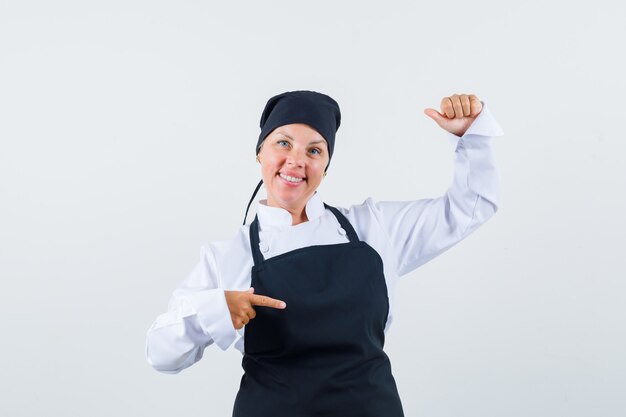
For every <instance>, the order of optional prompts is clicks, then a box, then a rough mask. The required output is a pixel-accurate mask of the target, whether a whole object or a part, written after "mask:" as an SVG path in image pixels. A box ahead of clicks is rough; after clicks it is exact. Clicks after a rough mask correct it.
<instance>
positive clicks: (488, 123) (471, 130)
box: [447, 101, 504, 148]
mask: <svg viewBox="0 0 626 417" xmlns="http://www.w3.org/2000/svg"><path fill="white" fill-rule="evenodd" d="M481 103H482V105H483V108H482V110H481V111H480V114H479V115H478V116H477V117H476V119H474V121H473V122H472V124H471V125H470V127H468V128H467V130H466V131H465V133H464V134H463V136H457V135H455V134H454V133H450V132H447V133H448V140H449V141H450V143H451V144H452V145H454V147H455V148H456V146H458V143H459V140H460V139H463V138H465V137H467V136H470V135H472V136H483V137H495V136H502V135H504V131H503V130H502V127H500V125H499V124H498V122H497V121H496V119H495V117H493V114H491V111H490V110H489V107H488V106H487V105H486V104H485V102H484V101H481ZM474 139H476V138H474ZM464 142H465V143H466V147H472V143H469V142H470V141H464ZM472 142H478V141H475V140H472ZM468 144H469V145H468ZM476 144H477V145H479V144H478V143H476ZM479 146H480V145H479Z"/></svg>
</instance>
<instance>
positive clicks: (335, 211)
mask: <svg viewBox="0 0 626 417" xmlns="http://www.w3.org/2000/svg"><path fill="white" fill-rule="evenodd" d="M324 207H326V208H327V209H329V210H330V211H331V212H332V213H333V214H334V215H335V217H336V218H337V220H338V221H339V224H341V227H343V229H344V230H345V231H346V232H347V233H348V239H350V242H351V243H357V242H359V236H358V235H357V234H356V232H355V231H354V227H352V224H350V222H349V221H348V219H347V218H346V216H344V215H343V214H341V212H340V211H339V210H338V209H337V208H335V207H333V206H329V205H328V204H326V203H324Z"/></svg>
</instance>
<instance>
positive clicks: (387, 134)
mask: <svg viewBox="0 0 626 417" xmlns="http://www.w3.org/2000/svg"><path fill="white" fill-rule="evenodd" d="M625 21H626V6H624V3H623V2H618V1H602V0H600V1H595V2H588V3H584V5H583V4H582V3H581V4H577V3H575V2H565V1H561V2H545V1H526V2H499V1H493V0H492V1H457V0H454V1H445V2H435V1H429V2H426V1H425V2H417V1H413V2H410V1H387V2H367V1H343V2H342V1H326V0H322V1H319V0H318V1H315V2H306V3H305V2H295V1H264V2H258V1H257V2H255V1H238V2H211V1H176V2H174V1H169V2H167V1H154V0H152V1H145V0H144V1H140V0H124V1H118V0H114V1H111V0H108V1H89V2H86V1H55V2H46V1H39V2H32V1H22V0H20V1H17V0H15V1H0V277H1V279H0V317H1V320H0V336H1V342H0V369H1V372H0V384H1V387H0V415H2V416H11V417H20V416H64V417H70V416H81V417H82V416H92V417H97V416H107V417H108V416H154V417H157V416H172V415H176V416H191V415H193V416H230V415H231V412H232V405H233V401H234V398H235V395H236V393H237V389H238V387H239V381H240V378H241V375H242V372H243V370H242V368H241V354H240V353H239V352H238V351H237V350H235V349H234V347H233V346H231V348H230V349H229V350H227V351H222V350H220V349H219V348H217V347H216V346H215V345H213V346H210V347H209V348H207V350H206V351H205V355H204V358H203V359H202V360H201V361H200V362H198V363H196V364H195V365H193V366H192V367H190V368H188V369H186V370H184V371H183V372H181V373H179V374H177V375H165V374H160V373H158V372H156V371H155V370H153V369H152V368H150V367H149V365H148V364H147V362H146V360H145V358H144V344H145V333H146V330H147V329H148V327H149V326H150V324H151V323H152V321H153V320H154V319H155V318H156V316H157V315H158V314H160V313H162V312H164V311H165V310H166V308H167V301H168V300H169V297H170V295H171V293H172V291H173V290H174V288H175V287H176V286H177V285H178V284H179V283H180V282H181V281H182V280H183V279H184V278H185V277H186V276H187V274H188V273H189V272H190V271H191V269H192V267H193V266H194V265H195V263H196V262H197V261H198V259H199V251H200V246H201V245H202V244H204V243H206V242H209V241H211V240H217V239H227V238H230V237H232V236H233V235H234V233H235V231H236V230H237V228H238V227H239V226H240V224H241V222H242V218H243V213H244V210H245V207H246V204H247V202H248V199H249V197H250V194H251V193H252V191H253V189H254V187H255V185H256V184H257V182H258V180H259V179H260V169H259V166H258V164H256V162H255V160H254V146H255V144H256V140H257V137H258V132H259V125H258V123H259V119H260V115H261V111H262V109H263V106H264V105H265V102H266V101H267V99H268V98H269V97H271V96H272V95H274V94H278V93H280V92H283V91H289V90H296V89H310V90H315V91H320V92H324V93H326V94H329V95H330V96H332V97H333V98H335V99H336V100H337V101H338V102H339V104H340V106H341V110H342V124H341V127H340V129H339V131H338V133H337V142H336V151H335V154H334V156H333V160H332V163H331V165H330V169H329V173H328V176H327V177H326V179H325V180H324V181H323V183H322V185H321V187H320V193H321V195H322V196H323V198H324V200H325V201H327V202H328V203H329V204H334V205H338V206H343V207H348V206H350V205H351V204H360V203H362V202H363V200H365V198H367V197H369V196H371V197H374V198H376V199H379V200H413V199H419V198H432V197H437V196H439V195H441V194H443V192H444V191H445V189H446V188H447V186H448V185H449V183H450V182H451V180H452V160H453V155H454V149H453V147H452V146H451V144H450V142H448V141H447V140H446V139H445V132H444V131H443V130H441V129H440V128H439V127H438V126H437V125H436V124H435V122H434V121H433V120H431V119H430V118H428V117H427V116H426V115H425V114H424V113H423V110H424V109H425V108H427V107H433V108H436V109H438V110H439V104H440V101H441V99H442V98H443V97H445V96H449V95H452V94H454V93H458V94H476V95H477V96H478V97H479V98H480V99H481V100H483V101H484V102H485V103H486V104H487V105H488V106H489V108H490V110H491V112H492V114H493V115H494V116H495V118H496V119H497V121H498V123H499V124H500V125H501V126H502V128H503V130H504V133H505V135H504V136H502V137H499V138H495V139H494V149H495V153H496V158H497V162H498V166H499V169H500V172H501V178H502V187H503V189H502V196H501V201H500V209H499V211H498V213H497V214H496V215H495V217H493V218H492V219H491V220H489V221H488V222H487V223H486V224H485V225H483V226H482V227H481V228H479V229H478V230H477V231H476V232H474V233H473V234H472V235H470V236H469V237H468V238H466V239H465V240H464V241H462V242H461V243H459V244H458V245H456V246H455V247H453V248H452V249H450V250H449V251H447V252H445V253H444V254H442V255H441V256H439V257H438V258H436V259H434V260H432V261H431V262H429V263H427V264H425V265H424V266H423V267H421V268H419V269H417V270H416V271H414V272H412V273H411V274H409V275H407V276H406V277H403V279H402V281H401V282H400V283H399V284H398V288H397V298H396V306H395V307H396V310H395V321H394V324H393V326H392V328H391V329H390V332H389V333H388V335H387V344H386V351H387V353H388V355H389V356H390V358H391V362H392V367H393V372H394V375H395V377H396V381H397V384H398V388H399V392H400V395H401V398H402V401H403V404H404V409H405V414H406V416H407V417H410V416H428V417H444V416H445V417H473V416H476V417H500V416H503V415H506V416H509V417H518V416H519V417H522V416H524V417H531V416H532V417H537V416H540V417H553V416H568V417H583V416H588V417H598V416H602V417H618V416H624V415H626V396H624V392H626V355H625V354H626V325H625V324H626V323H625V318H626V300H625V294H626V281H625V277H626V274H625V267H624V255H623V252H624V246H625V245H624V232H625V231H626V230H625V229H626V228H625V214H624V213H625V209H626V203H625V201H626V199H625V198H624V192H625V190H626V170H625V169H624V164H625V162H626V161H625V160H624V153H625V151H626V145H625V142H624V139H625V135H624V123H623V120H624V93H626V91H625V90H626V89H625V81H624V74H625V73H626V65H625V58H624V52H623V39H626V26H625V25H624V22H625ZM264 197H265V192H264V189H262V190H261V192H260V193H259V198H264ZM249 216H250V217H249V221H250V220H251V219H252V218H253V216H254V205H253V208H252V210H251V213H250V215H249Z"/></svg>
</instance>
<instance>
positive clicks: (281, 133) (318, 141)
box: [276, 132, 325, 145]
mask: <svg viewBox="0 0 626 417" xmlns="http://www.w3.org/2000/svg"><path fill="white" fill-rule="evenodd" d="M276 133H278V134H279V135H283V136H286V137H288V138H289V139H291V140H293V138H292V137H291V136H289V135H288V134H286V133H283V132H276ZM322 142H325V141H324V139H321V140H315V141H313V142H309V145H315V144H318V143H322Z"/></svg>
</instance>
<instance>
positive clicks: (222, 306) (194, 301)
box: [185, 288, 237, 350]
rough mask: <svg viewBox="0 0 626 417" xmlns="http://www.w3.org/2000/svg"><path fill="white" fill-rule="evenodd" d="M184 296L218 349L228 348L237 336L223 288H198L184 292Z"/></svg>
mask: <svg viewBox="0 0 626 417" xmlns="http://www.w3.org/2000/svg"><path fill="white" fill-rule="evenodd" d="M185 297H186V298H187V300H188V301H189V303H190V304H191V306H192V308H193V310H194V311H195V313H196V317H197V319H198V323H199V324H200V326H201V327H202V330H203V331H204V332H205V333H206V334H208V335H209V336H210V337H211V339H213V341H214V342H215V344H216V345H217V346H219V347H220V349H222V350H226V349H228V348H229V347H230V345H231V344H232V343H233V342H234V341H235V339H236V338H237V331H236V330H235V327H234V326H233V322H232V320H231V318H230V310H229V309H228V303H227V302H226V296H225V293H224V290H223V289H222V288H214V289H209V290H200V291H195V292H193V293H191V294H186V295H185Z"/></svg>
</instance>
